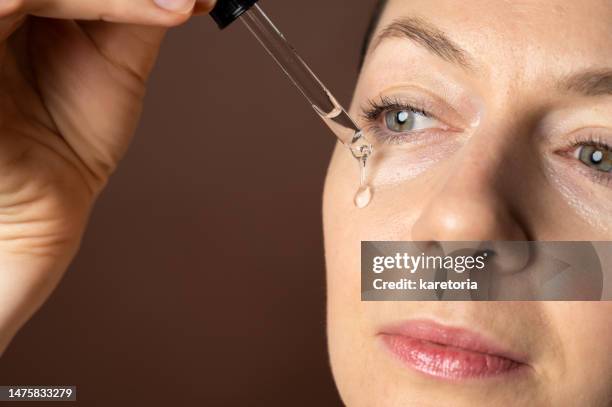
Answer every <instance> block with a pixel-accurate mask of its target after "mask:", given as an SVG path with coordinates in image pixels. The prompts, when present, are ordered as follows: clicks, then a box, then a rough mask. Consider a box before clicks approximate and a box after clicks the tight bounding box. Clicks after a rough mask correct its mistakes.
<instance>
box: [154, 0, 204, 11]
mask: <svg viewBox="0 0 612 407" xmlns="http://www.w3.org/2000/svg"><path fill="white" fill-rule="evenodd" d="M154 1H155V4H157V5H158V6H159V7H161V8H163V9H165V10H168V11H173V12H175V13H187V12H190V11H191V10H193V6H194V5H195V0H154Z"/></svg>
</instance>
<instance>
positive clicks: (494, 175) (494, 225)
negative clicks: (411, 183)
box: [411, 134, 537, 242]
mask: <svg viewBox="0 0 612 407" xmlns="http://www.w3.org/2000/svg"><path fill="white" fill-rule="evenodd" d="M497 136H498V135H495V134H478V135H476V134H475V135H473V136H472V137H471V138H470V140H468V141H466V143H465V144H464V145H463V146H462V147H461V148H460V149H459V150H458V151H456V152H455V153H454V155H453V156H452V157H451V159H449V160H448V161H447V162H446V163H444V164H443V165H441V166H439V168H436V169H435V170H434V171H435V172H434V173H432V175H431V176H430V185H429V188H428V190H429V191H428V192H426V196H425V197H424V198H425V199H424V202H423V206H422V209H421V212H420V214H419V215H418V217H417V219H416V221H415V223H414V224H413V228H412V231H411V240H415V241H430V242H431V241H438V242H443V241H490V240H530V233H529V228H528V225H526V224H525V222H524V219H523V218H522V216H521V209H523V208H520V205H519V204H518V202H519V201H521V200H523V201H524V195H525V194H527V193H528V190H529V188H528V187H527V184H528V183H529V182H530V181H529V180H530V178H531V179H533V171H537V168H533V167H531V166H530V165H529V163H528V162H527V160H525V159H517V158H520V157H524V156H522V155H521V154H520V151H517V147H516V145H517V144H518V143H515V142H511V143H510V142H504V138H503V137H502V136H499V137H497ZM514 141H516V140H514ZM526 156H529V153H528V152H527V153H526ZM530 174H531V176H530ZM534 198H535V197H534Z"/></svg>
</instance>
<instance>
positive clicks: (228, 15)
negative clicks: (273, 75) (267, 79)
mask: <svg viewBox="0 0 612 407" xmlns="http://www.w3.org/2000/svg"><path fill="white" fill-rule="evenodd" d="M211 15H212V16H213V18H214V19H215V21H217V23H218V24H219V26H220V27H221V28H225V26H227V25H229V24H230V23H231V21H233V20H235V19H237V18H240V20H242V22H243V23H244V25H245V26H246V27H247V28H248V29H249V31H250V32H251V33H252V34H253V35H254V36H255V38H257V40H258V41H259V42H260V43H261V45H263V47H264V48H265V49H266V51H268V53H269V54H270V56H272V58H273V59H274V60H275V61H276V62H277V63H278V65H279V66H280V67H281V69H282V70H283V71H284V72H285V74H286V75H287V76H288V77H289V79H290V80H291V82H292V83H293V84H294V85H295V86H296V87H297V88H298V89H299V90H300V92H301V93H302V95H304V97H305V98H306V99H307V100H308V102H309V103H310V105H311V106H312V107H313V109H314V110H315V112H316V113H317V114H318V115H319V116H320V117H321V119H323V121H324V122H325V124H327V125H328V126H329V128H330V129H331V131H332V132H333V133H334V134H335V135H336V137H337V138H338V140H340V142H341V143H342V144H344V145H346V146H347V147H349V148H350V149H351V151H352V152H353V155H354V156H355V157H356V158H358V159H359V158H362V157H363V155H364V154H365V155H369V154H370V153H371V149H372V147H371V145H370V144H369V143H368V142H367V141H366V140H365V138H364V136H363V133H362V132H361V129H360V128H359V127H358V126H357V125H356V124H355V122H354V121H353V119H352V118H351V117H350V116H349V115H348V113H347V112H346V110H345V109H344V108H343V107H342V106H341V105H340V103H338V101H337V100H336V98H335V97H334V96H333V95H332V93H331V92H330V91H329V90H328V89H327V88H326V87H325V85H323V83H322V82H321V81H320V80H319V78H317V76H316V75H315V74H314V72H313V71H312V70H311V69H310V67H309V66H308V65H307V64H306V62H304V60H303V59H302V58H301V57H300V56H299V55H298V54H297V52H296V51H295V49H294V48H293V47H292V46H291V44H290V43H289V42H288V41H287V40H286V38H285V36H284V35H283V34H282V33H281V32H280V30H278V29H277V28H276V26H275V25H274V23H273V22H272V21H271V20H270V18H268V16H267V15H266V14H265V13H264V11H263V10H262V9H261V7H259V5H258V4H257V3H255V1H253V0H245V1H240V0H218V2H217V5H216V6H215V9H214V10H213V11H212V13H211Z"/></svg>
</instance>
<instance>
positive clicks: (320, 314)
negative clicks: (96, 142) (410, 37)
mask: <svg viewBox="0 0 612 407" xmlns="http://www.w3.org/2000/svg"><path fill="white" fill-rule="evenodd" d="M372 6H373V0H367V1H363V0H360V1H355V0H309V1H290V2H289V1H280V0H265V1H262V7H263V8H264V9H265V10H266V11H267V12H268V13H269V14H270V16H271V17H272V19H273V20H275V21H276V23H277V24H278V25H279V27H280V28H281V29H282V30H283V31H284V32H285V33H286V34H287V37H288V38H289V39H290V40H291V42H292V43H293V44H294V45H295V46H296V48H297V49H298V50H300V53H301V54H302V56H303V57H304V59H306V60H307V61H309V62H310V64H311V65H312V68H313V69H314V70H315V72H318V73H319V75H320V77H321V79H322V80H323V81H324V82H325V83H327V84H328V86H329V87H330V88H331V89H332V91H333V92H335V93H336V95H337V97H338V99H339V100H340V101H342V102H343V103H344V104H348V102H349V101H350V97H351V91H352V89H353V86H354V82H355V79H356V76H357V61H358V54H359V48H360V45H361V38H362V36H363V33H364V31H365V27H366V25H367V21H368V18H369V13H370V11H371V9H372ZM333 143H334V138H333V136H332V134H331V133H330V132H329V131H328V130H327V129H326V128H325V127H324V125H323V124H322V123H321V122H320V121H319V120H318V119H317V117H316V116H315V115H314V114H313V113H312V112H311V111H310V108H309V106H308V105H307V104H306V103H305V102H304V100H302V98H301V96H300V95H299V94H298V92H297V91H296V90H295V89H294V88H293V87H292V86H291V85H290V84H289V82H288V81H287V80H286V79H285V78H284V77H283V76H281V71H280V70H279V69H278V68H277V67H276V66H275V65H274V64H273V62H272V60H271V59H270V58H269V57H267V55H265V54H264V51H263V50H262V49H261V48H260V47H259V45H258V44H257V43H256V42H255V40H254V39H253V38H252V37H251V36H250V35H249V34H248V32H247V31H246V29H245V28H244V27H243V26H242V24H240V23H239V24H235V25H234V26H232V27H230V28H229V29H228V30H226V31H224V32H223V33H221V32H218V31H217V29H216V27H215V26H214V25H213V23H212V21H210V19H209V18H208V17H207V16H204V17H199V18H196V19H194V20H192V21H191V22H189V23H188V24H187V25H185V26H183V27H180V28H178V29H176V30H174V31H172V32H171V33H170V35H169V37H168V38H167V41H166V42H165V44H164V47H163V50H162V54H161V59H160V61H159V64H158V66H157V68H156V70H155V72H154V74H153V77H152V80H151V86H150V90H149V94H148V96H147V100H146V105H145V112H144V116H143V120H142V124H141V126H140V128H139V130H138V133H137V137H136V140H135V141H134V143H133V145H132V148H131V150H130V152H129V154H128V156H127V158H126V160H125V161H124V162H123V164H122V166H121V168H120V169H119V171H118V172H117V173H116V175H115V176H114V177H113V179H112V182H111V184H110V186H109V188H108V190H107V191H106V192H105V194H104V195H103V196H102V197H101V199H100V200H99V202H98V204H97V206H96V209H95V212H94V214H93V217H92V219H91V224H90V226H89V229H88V231H87V234H86V236H85V239H84V242H83V246H82V249H81V252H80V253H79V255H78V257H77V259H76V261H75V262H74V264H73V265H72V267H71V268H70V270H69V271H68V273H67V275H66V277H65V279H64V280H63V282H62V284H61V286H60V287H59V289H58V290H57V291H56V292H55V293H54V295H53V296H52V298H51V299H50V301H49V302H48V303H47V304H46V305H45V306H44V307H43V309H42V310H41V311H40V312H39V313H38V314H37V315H36V316H35V317H34V318H33V319H32V320H31V321H30V322H29V323H28V324H27V325H26V326H25V328H24V329H23V330H22V331H21V332H20V333H19V335H18V336H17V337H16V338H15V340H14V342H13V344H12V345H11V347H10V348H9V349H8V351H7V353H6V354H5V356H4V357H3V359H2V360H1V363H0V384H3V385H8V384H23V385H26V384H30V385H51V384H70V385H77V386H78V398H79V403H78V404H79V405H86V406H161V405H164V406H165V405H207V406H209V405H210V406H336V405H340V401H339V399H338V396H337V394H336V390H335V387H334V384H333V381H332V378H331V373H330V369H329V367H328V360H327V352H326V344H325V275H324V259H323V248H322V245H323V243H322V228H321V215H320V212H321V192H322V188H323V180H324V175H325V171H326V166H327V163H328V160H329V157H330V154H331V150H332V147H333ZM26 404H27V403H19V404H18V405H20V406H25V405H26ZM35 405H41V404H40V403H37V404H35ZM46 405H48V404H46Z"/></svg>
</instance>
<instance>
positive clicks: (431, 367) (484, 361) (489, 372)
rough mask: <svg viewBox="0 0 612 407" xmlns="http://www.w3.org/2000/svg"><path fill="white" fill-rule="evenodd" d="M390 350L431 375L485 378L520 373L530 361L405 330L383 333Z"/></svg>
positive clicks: (415, 367) (460, 378)
mask: <svg viewBox="0 0 612 407" xmlns="http://www.w3.org/2000/svg"><path fill="white" fill-rule="evenodd" d="M381 336H382V339H383V341H384V343H385V344H386V345H387V347H388V348H389V350H390V351H391V352H392V353H393V354H394V355H395V356H396V357H397V358H398V359H399V360H400V361H402V362H403V363H405V364H406V365H408V366H409V367H411V368H413V369H414V370H416V371H418V372H421V373H424V374H426V375H429V376H433V377H437V378H442V379H449V380H462V379H484V378H490V377H495V376H500V375H507V374H510V373H516V372H518V371H519V370H522V368H523V367H525V366H526V365H525V364H523V363H521V362H518V361H516V360H513V359H510V358H507V357H504V356H502V355H499V354H494V353H485V352H480V351H475V350H471V349H465V348H461V347H456V346H451V345H446V344H440V343H436V342H433V341H430V340H425V339H420V338H414V337H410V336H406V335H403V334H382V335H381Z"/></svg>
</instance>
